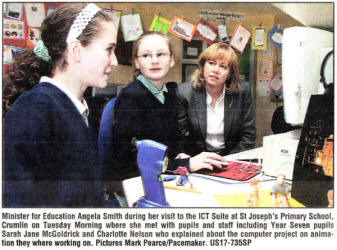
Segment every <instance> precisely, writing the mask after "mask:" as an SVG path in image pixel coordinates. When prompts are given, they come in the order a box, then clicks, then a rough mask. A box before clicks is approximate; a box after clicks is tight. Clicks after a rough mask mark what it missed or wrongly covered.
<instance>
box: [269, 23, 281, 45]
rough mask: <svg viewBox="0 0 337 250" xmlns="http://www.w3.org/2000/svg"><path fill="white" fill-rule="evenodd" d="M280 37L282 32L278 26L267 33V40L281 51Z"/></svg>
mask: <svg viewBox="0 0 337 250" xmlns="http://www.w3.org/2000/svg"><path fill="white" fill-rule="evenodd" d="M282 37H283V31H282V30H281V29H280V27H279V25H276V26H274V27H273V28H272V30H271V31H270V32H269V33H268V38H269V40H270V41H271V42H272V43H273V44H274V45H275V46H276V47H277V48H278V49H282Z"/></svg>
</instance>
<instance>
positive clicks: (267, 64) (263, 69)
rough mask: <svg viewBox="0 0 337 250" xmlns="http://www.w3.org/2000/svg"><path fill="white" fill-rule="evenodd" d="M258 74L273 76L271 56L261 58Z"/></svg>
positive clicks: (267, 76)
mask: <svg viewBox="0 0 337 250" xmlns="http://www.w3.org/2000/svg"><path fill="white" fill-rule="evenodd" d="M259 75H260V76H263V77H266V78H269V79H270V78H272V77H273V59H271V58H262V59H261V61H260V70H259Z"/></svg>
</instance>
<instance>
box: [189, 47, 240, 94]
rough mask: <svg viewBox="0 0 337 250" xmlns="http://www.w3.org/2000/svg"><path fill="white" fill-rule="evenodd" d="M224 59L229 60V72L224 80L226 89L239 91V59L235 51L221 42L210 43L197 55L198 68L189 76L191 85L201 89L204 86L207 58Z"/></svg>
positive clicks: (231, 91)
mask: <svg viewBox="0 0 337 250" xmlns="http://www.w3.org/2000/svg"><path fill="white" fill-rule="evenodd" d="M217 59H220V60H222V59H226V60H228V61H229V65H228V66H229V67H230V72H229V76H228V78H227V80H226V82H225V86H226V90H228V92H230V93H235V92H238V91H240V89H241V84H240V70H239V59H238V56H237V54H236V52H235V51H234V50H233V49H232V48H231V47H230V46H229V45H228V44H227V43H223V42H219V43H215V44H212V45H211V46H210V47H208V48H207V49H205V50H204V51H203V52H202V53H201V54H200V56H199V62H198V69H196V70H195V71H194V73H193V75H192V77H191V80H192V82H193V87H194V88H196V89H201V88H204V87H205V79H204V66H205V63H206V62H207V61H208V60H217Z"/></svg>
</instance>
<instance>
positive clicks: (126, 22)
mask: <svg viewBox="0 0 337 250" xmlns="http://www.w3.org/2000/svg"><path fill="white" fill-rule="evenodd" d="M121 27H122V31H123V36H124V41H125V42H132V41H135V40H137V39H138V38H139V37H140V35H141V34H143V32H144V30H143V24H142V19H141V16H140V13H132V14H128V15H123V16H121Z"/></svg>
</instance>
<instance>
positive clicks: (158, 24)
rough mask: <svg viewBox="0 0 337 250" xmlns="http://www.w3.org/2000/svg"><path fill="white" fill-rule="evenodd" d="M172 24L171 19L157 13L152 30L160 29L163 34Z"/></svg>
mask: <svg viewBox="0 0 337 250" xmlns="http://www.w3.org/2000/svg"><path fill="white" fill-rule="evenodd" d="M170 26H171V21H170V20H167V19H166V18H163V17H161V16H160V15H155V16H154V18H153V21H152V23H151V26H150V31H158V32H161V33H163V34H165V35H166V34H167V33H168V31H169V28H170Z"/></svg>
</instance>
